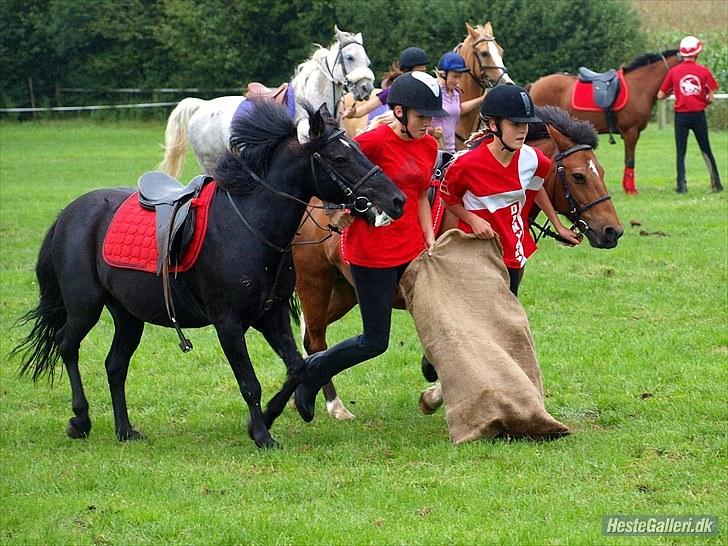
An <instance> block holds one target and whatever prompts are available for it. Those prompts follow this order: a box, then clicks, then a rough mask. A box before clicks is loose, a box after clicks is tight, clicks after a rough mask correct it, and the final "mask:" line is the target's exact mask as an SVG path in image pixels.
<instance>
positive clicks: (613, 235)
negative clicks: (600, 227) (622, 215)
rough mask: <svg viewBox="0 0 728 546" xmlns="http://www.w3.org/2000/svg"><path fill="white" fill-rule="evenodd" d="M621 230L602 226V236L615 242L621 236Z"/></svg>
mask: <svg viewBox="0 0 728 546" xmlns="http://www.w3.org/2000/svg"><path fill="white" fill-rule="evenodd" d="M622 233H623V230H621V229H616V228H613V227H612V226H607V227H606V228H604V238H605V239H606V240H607V241H609V242H610V243H616V242H617V239H619V238H620V237H621V236H622Z"/></svg>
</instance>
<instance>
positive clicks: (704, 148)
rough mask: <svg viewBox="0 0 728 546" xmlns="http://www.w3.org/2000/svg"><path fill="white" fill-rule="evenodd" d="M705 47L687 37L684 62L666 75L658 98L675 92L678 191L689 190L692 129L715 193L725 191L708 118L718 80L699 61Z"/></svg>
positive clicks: (683, 43) (682, 45)
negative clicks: (687, 171) (687, 163)
mask: <svg viewBox="0 0 728 546" xmlns="http://www.w3.org/2000/svg"><path fill="white" fill-rule="evenodd" d="M702 50H703V42H701V41H700V40H698V39H697V38H696V37H695V36H685V38H683V39H682V40H680V56H681V57H682V58H683V61H682V62H681V63H680V64H677V65H675V66H673V67H672V68H671V69H670V70H669V71H668V73H667V75H666V76H665V79H664V81H663V82H662V85H661V86H660V90H659V91H658V92H657V98H658V99H660V100H662V99H666V98H667V97H668V96H669V94H670V93H671V92H672V93H674V94H675V106H674V109H675V148H676V150H677V189H676V191H677V192H678V193H687V191H688V185H687V182H686V181H685V152H686V151H687V146H688V134H689V133H690V130H691V129H692V131H693V133H695V139H696V140H697V141H698V146H700V151H701V152H702V153H703V158H704V159H705V164H706V165H707V166H708V170H710V185H711V187H712V188H713V191H714V192H718V191H723V186H722V185H721V183H720V176H719V175H718V166H717V165H716V164H715V157H713V152H712V150H711V149H710V140H709V139H708V121H707V119H706V117H705V109H706V108H707V107H708V105H709V104H710V103H712V102H713V100H714V93H715V90H716V89H718V83H717V82H716V81H715V78H714V77H713V73H712V72H711V71H710V69H708V68H707V67H705V66H703V65H700V64H698V63H697V62H696V61H697V58H698V54H699V53H700V52H701V51H702Z"/></svg>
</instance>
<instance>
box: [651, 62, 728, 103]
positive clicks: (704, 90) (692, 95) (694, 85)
mask: <svg viewBox="0 0 728 546" xmlns="http://www.w3.org/2000/svg"><path fill="white" fill-rule="evenodd" d="M716 89H718V83H717V82H716V81H715V78H714V77H713V73H712V72H711V71H710V69H709V68H706V67H704V66H703V65H702V64H698V63H696V62H695V61H694V60H693V59H684V60H683V61H682V62H681V63H680V64H676V65H675V66H673V67H672V68H671V69H670V70H669V71H668V73H667V75H666V76H665V79H664V80H663V82H662V85H661V86H660V91H662V92H663V93H665V94H667V95H669V94H670V92H672V93H674V94H675V105H674V107H673V108H674V109H675V112H702V111H703V110H705V108H706V107H707V106H708V104H709V103H708V93H710V92H711V91H715V90H716Z"/></svg>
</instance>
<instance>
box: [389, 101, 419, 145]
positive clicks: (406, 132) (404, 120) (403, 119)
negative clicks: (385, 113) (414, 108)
mask: <svg viewBox="0 0 728 546" xmlns="http://www.w3.org/2000/svg"><path fill="white" fill-rule="evenodd" d="M400 108H402V117H401V118H400V117H397V114H393V115H394V119H396V120H397V121H399V122H400V123H401V124H402V127H404V130H402V129H400V130H399V132H400V133H402V134H404V135H407V136H408V137H410V138H411V139H412V140H414V139H415V137H413V136H412V133H410V132H409V129H408V128H407V108H405V107H404V106H400Z"/></svg>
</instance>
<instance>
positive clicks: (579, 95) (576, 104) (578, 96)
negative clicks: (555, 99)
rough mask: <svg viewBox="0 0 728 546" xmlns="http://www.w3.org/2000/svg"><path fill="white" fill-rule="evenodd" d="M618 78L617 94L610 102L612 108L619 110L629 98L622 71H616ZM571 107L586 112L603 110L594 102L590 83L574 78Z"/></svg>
mask: <svg viewBox="0 0 728 546" xmlns="http://www.w3.org/2000/svg"><path fill="white" fill-rule="evenodd" d="M617 77H618V78H619V94H618V95H617V98H616V99H615V100H614V104H612V110H614V111H615V112H619V111H620V110H621V109H622V108H624V106H625V105H626V104H627V100H629V88H628V87H627V82H626V81H624V73H623V72H622V71H621V70H618V71H617ZM571 107H572V108H573V109H574V110H582V111H586V112H601V111H602V110H604V109H603V108H600V107H599V106H597V105H596V104H594V94H593V93H592V84H591V83H587V82H583V81H581V80H579V79H578V78H577V79H576V83H575V84H574V89H573V91H572V94H571Z"/></svg>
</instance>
